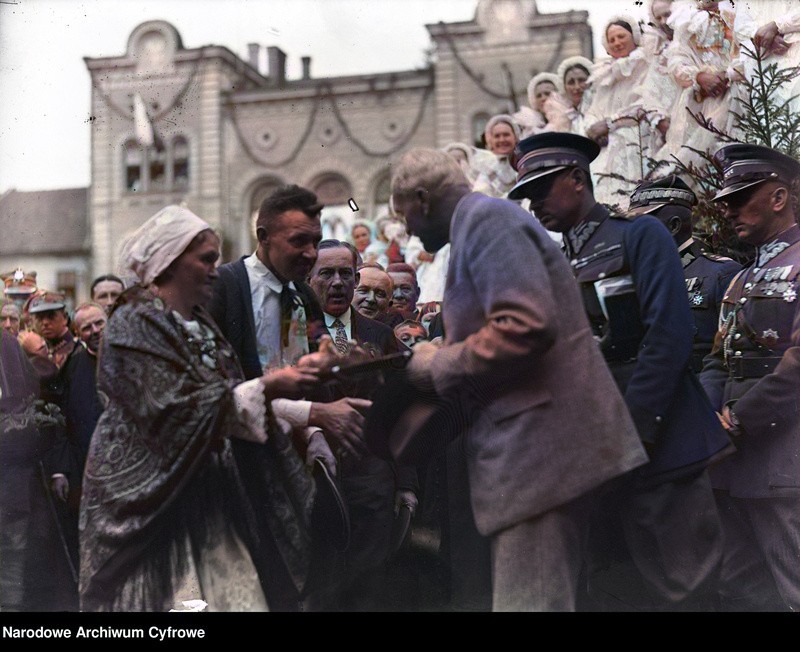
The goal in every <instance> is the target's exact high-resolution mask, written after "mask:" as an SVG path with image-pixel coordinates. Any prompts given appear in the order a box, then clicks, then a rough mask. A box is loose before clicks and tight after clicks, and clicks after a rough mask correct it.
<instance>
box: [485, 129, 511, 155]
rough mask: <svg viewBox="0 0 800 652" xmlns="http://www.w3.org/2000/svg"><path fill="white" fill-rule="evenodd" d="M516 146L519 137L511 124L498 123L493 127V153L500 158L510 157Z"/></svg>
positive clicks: (491, 145)
mask: <svg viewBox="0 0 800 652" xmlns="http://www.w3.org/2000/svg"><path fill="white" fill-rule="evenodd" d="M516 144H517V136H516V134H514V130H513V129H512V128H511V125H510V124H508V123H506V122H498V123H497V124H496V125H495V126H494V127H492V131H491V138H490V139H489V146H490V148H491V150H492V152H493V153H495V154H497V155H498V156H509V155H510V154H511V152H513V151H514V147H515V146H516Z"/></svg>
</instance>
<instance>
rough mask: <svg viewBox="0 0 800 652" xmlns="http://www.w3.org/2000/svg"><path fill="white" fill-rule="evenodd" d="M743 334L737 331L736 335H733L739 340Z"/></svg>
mask: <svg viewBox="0 0 800 652" xmlns="http://www.w3.org/2000/svg"><path fill="white" fill-rule="evenodd" d="M741 336H742V334H741V333H736V335H734V336H733V339H735V340H738V339H739V338H740V337H741Z"/></svg>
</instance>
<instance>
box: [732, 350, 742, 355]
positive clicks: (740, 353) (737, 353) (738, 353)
mask: <svg viewBox="0 0 800 652" xmlns="http://www.w3.org/2000/svg"><path fill="white" fill-rule="evenodd" d="M734 355H738V356H741V355H742V352H741V351H737V352H736V353H734Z"/></svg>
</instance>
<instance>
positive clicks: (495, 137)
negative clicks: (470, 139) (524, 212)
mask: <svg viewBox="0 0 800 652" xmlns="http://www.w3.org/2000/svg"><path fill="white" fill-rule="evenodd" d="M483 134H484V137H485V138H486V146H487V148H488V150H480V149H478V150H475V153H474V155H473V157H472V165H473V167H474V168H475V170H476V177H475V182H474V184H473V186H472V189H473V190H475V191H477V192H482V193H483V194H485V195H489V196H490V197H501V198H502V197H505V196H506V195H507V194H508V191H509V190H511V188H513V187H514V184H515V183H516V179H517V172H516V170H515V169H514V168H513V167H511V163H510V157H511V155H512V154H513V152H514V148H515V147H516V146H517V143H518V142H519V141H520V139H521V138H522V132H521V131H520V127H519V125H518V124H517V123H516V121H515V120H514V118H513V117H511V116H510V115H507V114H505V113H501V114H499V115H495V116H493V117H492V118H490V119H489V121H488V122H487V123H486V128H485V129H484V132H483Z"/></svg>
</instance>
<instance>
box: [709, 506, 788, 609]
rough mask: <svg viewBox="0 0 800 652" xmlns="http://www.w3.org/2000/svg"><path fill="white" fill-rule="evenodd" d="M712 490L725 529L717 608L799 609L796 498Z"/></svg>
mask: <svg viewBox="0 0 800 652" xmlns="http://www.w3.org/2000/svg"><path fill="white" fill-rule="evenodd" d="M714 493H715V495H716V498H717V504H718V506H719V511H720V516H721V518H722V524H723V528H724V532H725V551H724V556H723V563H722V576H721V578H720V585H719V596H720V609H722V610H723V611H789V610H791V611H798V610H800V497H789V498H734V497H732V496H731V495H730V493H728V492H727V491H722V490H716V491H715V492H714Z"/></svg>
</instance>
